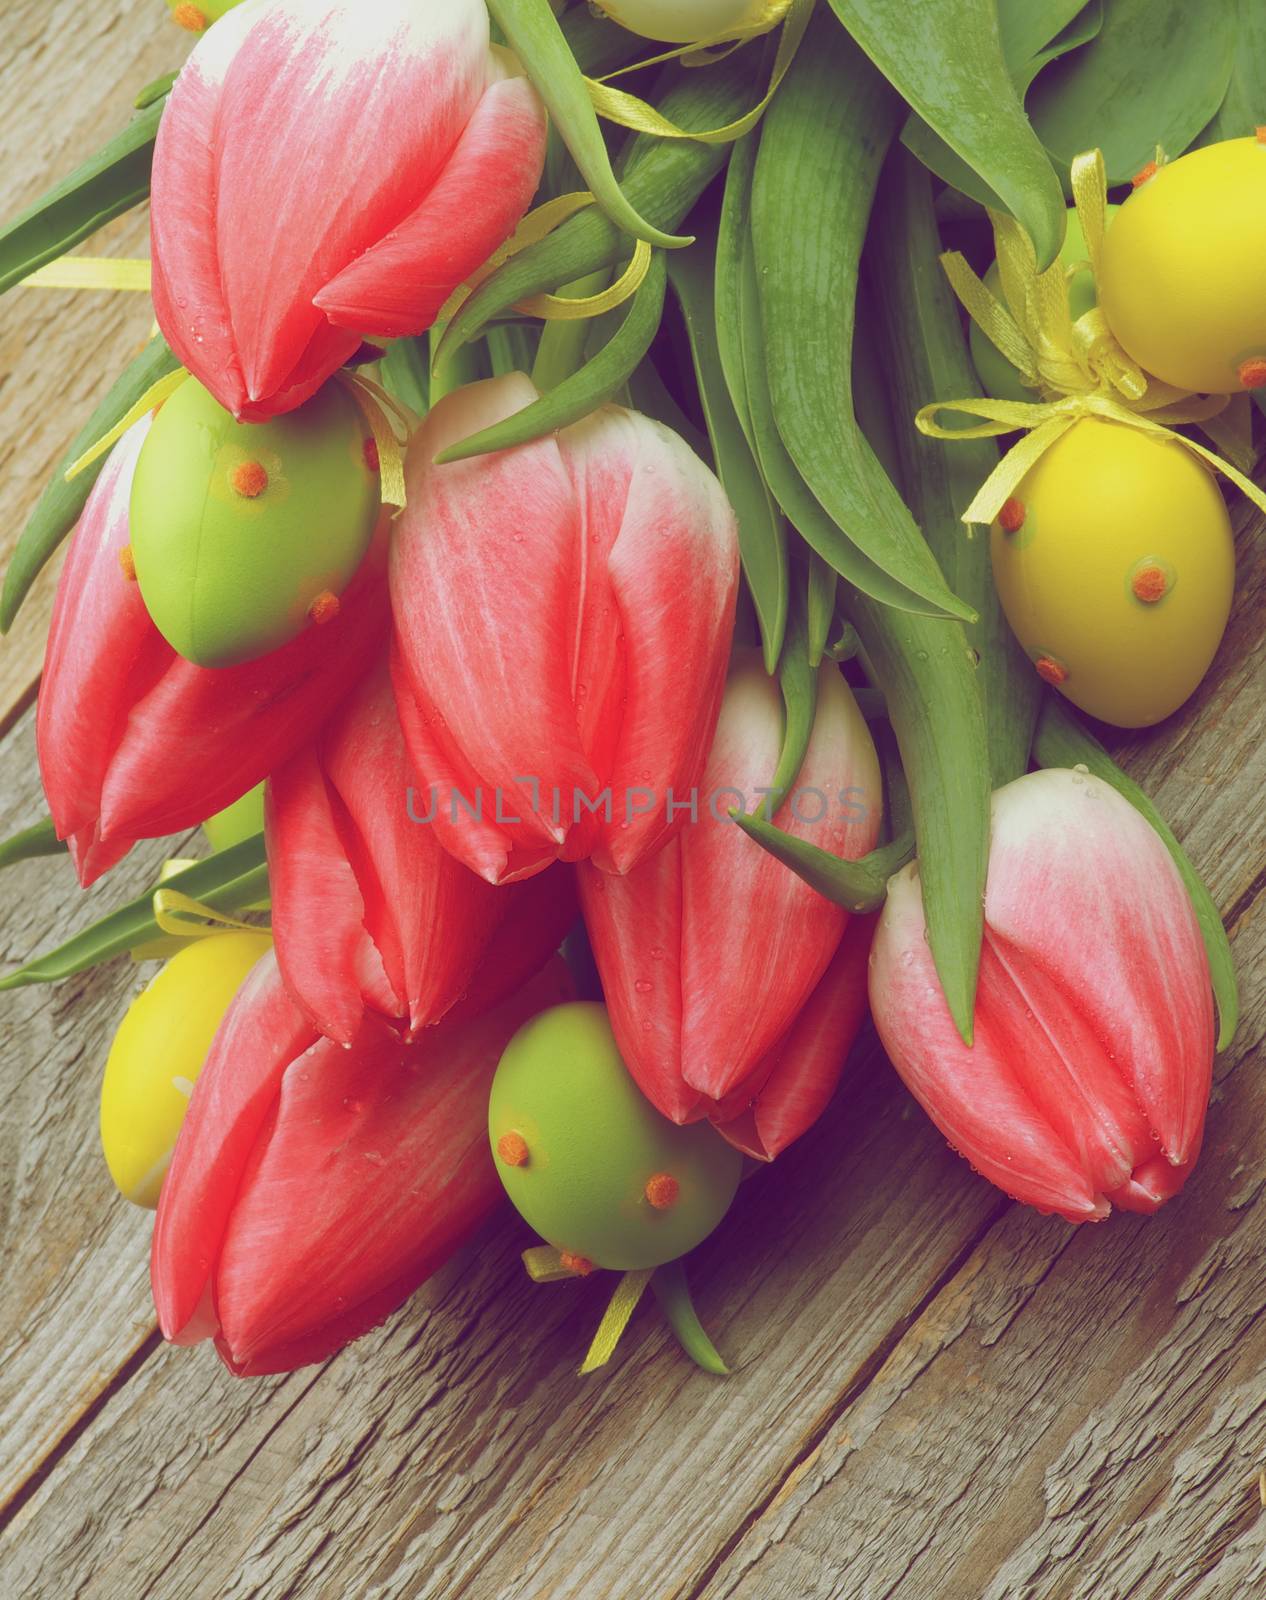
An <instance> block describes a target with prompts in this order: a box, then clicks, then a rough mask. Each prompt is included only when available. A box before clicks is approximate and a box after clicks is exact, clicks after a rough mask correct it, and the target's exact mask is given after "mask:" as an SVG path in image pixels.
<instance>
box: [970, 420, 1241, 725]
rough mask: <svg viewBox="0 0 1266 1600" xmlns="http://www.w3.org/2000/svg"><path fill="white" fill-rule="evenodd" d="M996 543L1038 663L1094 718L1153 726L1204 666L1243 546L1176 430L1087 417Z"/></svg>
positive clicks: (997, 561) (1006, 600) (1013, 618)
mask: <svg viewBox="0 0 1266 1600" xmlns="http://www.w3.org/2000/svg"><path fill="white" fill-rule="evenodd" d="M992 551H993V570H994V578H995V580H996V582H997V587H998V595H999V598H1000V599H1001V601H1002V606H1003V610H1004V611H1005V612H1006V615H1007V620H1008V622H1009V623H1010V624H1011V627H1012V629H1013V631H1014V632H1015V634H1016V636H1017V637H1018V639H1019V640H1020V642H1021V644H1022V645H1023V646H1024V648H1025V650H1026V651H1027V652H1028V655H1029V658H1030V659H1031V660H1032V662H1033V664H1034V667H1035V669H1036V671H1037V672H1038V673H1039V674H1040V675H1041V676H1042V677H1043V678H1044V679H1045V680H1046V681H1047V683H1050V684H1052V685H1053V686H1054V687H1055V688H1057V689H1058V690H1059V691H1060V693H1061V694H1063V695H1065V696H1067V698H1068V699H1069V700H1071V701H1072V702H1073V703H1074V705H1078V706H1080V707H1081V708H1082V710H1083V711H1088V712H1089V713H1090V714H1091V715H1092V716H1095V717H1101V718H1102V719H1103V720H1104V721H1105V722H1111V723H1114V724H1115V725H1116V726H1117V727H1121V728H1145V727H1150V726H1151V725H1152V724H1153V723H1155V722H1160V721H1161V720H1162V719H1163V718H1165V717H1167V716H1169V715H1170V714H1171V713H1172V712H1174V711H1176V710H1177V709H1178V707H1179V706H1181V705H1182V703H1183V701H1184V700H1186V699H1187V698H1188V696H1189V695H1190V694H1191V693H1192V692H1193V690H1194V689H1195V688H1196V686H1197V685H1198V684H1199V682H1200V680H1201V679H1202V678H1203V677H1204V675H1205V673H1206V672H1207V671H1208V669H1209V665H1210V663H1211V662H1212V660H1213V657H1214V654H1215V653H1216V651H1217V648H1218V645H1219V643H1220V642H1221V639H1222V635H1223V633H1224V632H1225V630H1226V624H1227V618H1228V616H1229V615H1230V610H1231V598H1232V591H1233V589H1234V584H1235V549H1234V544H1233V541H1232V537H1231V524H1230V519H1229V517H1228V516H1227V511H1226V506H1225V503H1224V502H1223V499H1222V495H1221V493H1220V491H1219V489H1218V486H1217V484H1216V483H1215V481H1214V479H1213V475H1212V474H1211V473H1210V472H1209V471H1208V470H1207V469H1206V468H1205V467H1204V466H1203V465H1202V463H1201V462H1200V461H1199V460H1198V459H1197V457H1196V456H1195V455H1193V454H1192V452H1191V451H1190V450H1188V449H1187V448H1186V447H1185V446H1184V445H1182V444H1180V443H1178V441H1177V440H1170V439H1165V438H1160V437H1157V436H1156V435H1153V434H1147V433H1144V432H1142V431H1141V430H1140V429H1138V428H1134V427H1131V426H1129V425H1128V424H1125V423H1119V422H1107V421H1102V420H1100V419H1099V418H1095V417H1086V418H1082V419H1081V420H1080V421H1078V422H1076V423H1074V424H1073V426H1072V427H1071V428H1070V429H1069V430H1068V432H1067V433H1065V434H1064V435H1063V437H1062V438H1060V439H1059V440H1058V441H1057V442H1056V443H1055V444H1054V445H1052V446H1051V447H1050V449H1048V450H1047V451H1046V452H1045V454H1044V455H1043V456H1041V458H1040V459H1039V460H1038V462H1037V464H1036V465H1035V466H1034V467H1032V468H1031V469H1030V471H1029V472H1028V474H1027V476H1026V477H1025V478H1024V479H1023V480H1022V482H1021V484H1020V486H1019V488H1018V489H1017V490H1016V493H1015V495H1014V497H1013V498H1012V499H1011V500H1009V501H1008V502H1007V503H1006V505H1005V506H1004V507H1003V508H1002V512H1001V515H1000V516H999V518H998V521H997V522H996V523H995V524H994V527H993V531H992Z"/></svg>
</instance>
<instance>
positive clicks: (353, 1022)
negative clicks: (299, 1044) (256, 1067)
mask: <svg viewBox="0 0 1266 1600" xmlns="http://www.w3.org/2000/svg"><path fill="white" fill-rule="evenodd" d="M267 834H268V864H269V873H268V875H269V885H270V889H271V895H272V911H273V937H274V938H275V940H276V943H277V963H278V966H279V967H280V969H281V975H282V977H283V979H284V980H285V983H286V987H287V988H288V989H289V990H290V993H291V994H292V995H293V997H294V998H295V1000H296V1001H297V1002H298V1004H299V1005H300V1006H301V1007H302V1008H303V1010H304V1011H305V1012H306V1014H307V1015H308V1017H309V1018H310V1020H311V1022H312V1025H313V1026H314V1027H315V1028H316V1029H317V1030H318V1031H319V1032H320V1033H323V1034H324V1035H325V1036H326V1037H327V1038H330V1039H336V1040H338V1041H339V1043H341V1044H350V1043H351V1041H352V1040H353V1039H354V1038H355V1037H356V1035H357V1033H358V1032H359V1031H360V1027H361V1023H362V1022H363V1021H364V1016H365V998H366V993H367V992H368V993H370V995H371V996H372V1001H371V1003H372V1004H374V1005H375V1006H377V1008H378V1009H379V1010H381V1011H384V1012H385V1013H386V1014H387V1015H389V1016H399V1015H400V1014H401V1005H400V997H399V995H398V994H397V993H395V992H393V990H392V988H391V986H390V984H389V983H388V982H387V975H386V973H385V972H384V970H383V964H382V959H381V957H380V956H379V955H378V954H377V951H376V950H375V948H374V945H373V943H372V941H371V940H370V938H369V935H368V933H367V932H366V931H365V902H364V900H363V899H362V897H361V892H360V887H359V885H358V884H357V881H356V874H355V873H354V872H353V870H352V867H351V864H350V862H349V861H348V859H347V855H346V853H345V851H344V848H343V841H342V839H341V837H340V835H339V829H338V825H337V823H336V821H335V817H334V800H333V797H332V796H331V794H330V792H329V789H328V787H327V785H326V781H325V777H324V775H323V774H322V771H321V765H320V762H319V761H318V759H317V755H316V751H315V750H313V749H308V750H304V751H302V752H301V753H300V754H299V755H297V756H295V757H294V758H293V759H292V760H290V761H288V762H286V763H285V764H284V765H283V766H281V767H279V768H278V769H277V770H276V772H274V773H273V775H272V777H271V778H270V779H269V780H268V798H267ZM374 963H376V971H375V970H374ZM371 976H372V978H373V979H376V982H372V983H369V984H367V983H366V979H367V978H369V977H371Z"/></svg>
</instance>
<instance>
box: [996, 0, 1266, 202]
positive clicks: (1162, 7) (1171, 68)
mask: <svg viewBox="0 0 1266 1600" xmlns="http://www.w3.org/2000/svg"><path fill="white" fill-rule="evenodd" d="M1235 54H1236V0H1201V3H1200V4H1199V5H1193V4H1191V0H1111V3H1110V4H1109V5H1107V6H1106V7H1105V12H1104V21H1103V29H1102V31H1101V32H1100V33H1099V35H1098V37H1097V38H1096V39H1094V40H1093V41H1092V42H1091V43H1090V44H1088V45H1087V46H1086V48H1085V49H1084V50H1078V51H1075V52H1074V53H1073V54H1071V55H1068V56H1065V57H1063V58H1062V59H1061V60H1059V61H1056V62H1055V63H1054V64H1053V65H1051V66H1049V67H1047V68H1046V70H1045V71H1044V72H1042V73H1040V74H1039V76H1038V77H1037V79H1036V81H1035V82H1034V84H1033V87H1032V90H1031V91H1030V93H1029V98H1028V109H1029V115H1030V116H1031V118H1032V119H1033V126H1034V127H1035V128H1036V129H1037V132H1038V134H1039V136H1040V138H1041V139H1042V142H1043V143H1044V144H1045V146H1046V148H1047V149H1048V150H1049V151H1050V153H1051V157H1052V159H1053V160H1054V161H1055V163H1056V165H1057V166H1058V167H1059V168H1060V170H1061V171H1064V172H1066V171H1067V170H1068V167H1069V166H1070V164H1071V162H1072V159H1073V157H1074V156H1075V155H1077V154H1078V153H1079V152H1080V151H1083V150H1092V149H1094V148H1095V147H1096V146H1097V147H1098V148H1099V149H1100V150H1102V151H1103V157H1104V161H1105V163H1106V165H1107V169H1108V182H1109V183H1111V184H1117V183H1125V182H1127V181H1128V180H1129V179H1130V178H1131V177H1132V176H1133V175H1134V174H1135V173H1136V172H1138V171H1139V170H1140V168H1142V167H1143V166H1145V165H1146V164H1147V162H1149V161H1150V160H1151V159H1152V158H1153V156H1154V154H1155V151H1156V146H1157V145H1160V146H1162V147H1163V149H1164V150H1165V153H1166V154H1167V155H1169V156H1171V157H1172V156H1178V155H1181V154H1182V152H1183V151H1184V150H1186V149H1187V148H1188V146H1189V145H1190V144H1191V142H1192V141H1193V140H1194V139H1195V137H1196V135H1197V134H1198V133H1199V132H1200V130H1201V129H1202V128H1204V127H1205V126H1206V124H1207V123H1208V122H1209V121H1210V120H1211V119H1212V118H1213V116H1214V115H1215V114H1216V113H1217V111H1218V109H1219V107H1220V106H1221V105H1222V103H1223V100H1224V98H1225V96H1226V92H1227V86H1228V84H1229V83H1230V79H1231V67H1232V62H1233V60H1234V58H1235ZM1244 131H1245V132H1251V131H1252V130H1251V129H1245V130H1244Z"/></svg>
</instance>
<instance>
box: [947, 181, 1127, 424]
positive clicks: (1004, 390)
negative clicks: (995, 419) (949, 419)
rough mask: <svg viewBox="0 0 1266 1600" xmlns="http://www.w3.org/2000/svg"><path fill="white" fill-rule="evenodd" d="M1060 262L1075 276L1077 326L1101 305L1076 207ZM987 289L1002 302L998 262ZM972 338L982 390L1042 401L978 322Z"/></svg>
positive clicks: (1071, 298)
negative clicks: (982, 330)
mask: <svg viewBox="0 0 1266 1600" xmlns="http://www.w3.org/2000/svg"><path fill="white" fill-rule="evenodd" d="M1119 210H1120V207H1119V206H1109V207H1108V221H1109V222H1111V220H1112V217H1113V215H1114V214H1115V213H1116V212H1117V211H1119ZM1059 259H1060V261H1061V262H1062V263H1063V265H1064V268H1065V270H1067V271H1069V272H1070V273H1071V276H1070V277H1069V280H1068V302H1069V306H1070V308H1071V310H1072V314H1073V321H1074V322H1075V321H1076V320H1077V318H1078V317H1081V316H1084V315H1085V314H1086V312H1087V311H1090V310H1091V309H1092V308H1093V307H1094V306H1095V305H1097V304H1098V297H1097V295H1096V293H1095V279H1094V274H1093V273H1092V272H1091V270H1090V263H1089V251H1088V250H1087V249H1086V235H1085V234H1084V232H1083V231H1082V226H1081V219H1080V218H1079V217H1078V215H1077V212H1076V209H1075V208H1074V207H1072V206H1070V207H1069V209H1068V232H1067V234H1066V235H1065V236H1064V247H1063V249H1062V250H1061V251H1060V253H1059ZM985 287H986V289H988V290H989V292H990V293H991V294H992V295H993V296H994V297H995V298H996V299H998V300H1001V299H1002V285H1001V280H1000V278H999V275H998V264H997V262H994V263H993V264H992V265H991V266H990V268H989V270H988V272H986V273H985ZM970 337H971V358H972V362H973V364H974V366H975V368H976V376H977V377H978V378H979V379H980V386H981V388H982V389H983V390H984V391H985V393H986V394H987V395H992V396H993V398H994V399H995V400H1036V399H1038V398H1039V396H1038V394H1037V392H1036V390H1034V389H1030V388H1028V387H1027V385H1026V384H1024V383H1022V382H1021V380H1020V374H1019V372H1018V371H1017V370H1016V368H1015V367H1013V366H1012V365H1011V363H1010V362H1009V361H1008V360H1007V358H1006V356H1004V355H1003V354H1002V352H1001V351H1000V350H999V349H997V348H996V346H994V345H993V344H991V343H990V341H989V340H988V339H987V338H986V337H985V335H984V334H983V333H982V332H981V330H980V329H979V328H978V327H977V326H976V324H975V323H974V322H973V323H972V324H971V327H970Z"/></svg>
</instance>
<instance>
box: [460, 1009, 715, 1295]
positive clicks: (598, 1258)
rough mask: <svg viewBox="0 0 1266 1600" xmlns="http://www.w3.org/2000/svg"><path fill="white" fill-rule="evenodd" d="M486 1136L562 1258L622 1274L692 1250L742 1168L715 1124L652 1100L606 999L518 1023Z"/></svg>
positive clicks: (522, 1205) (512, 1190)
mask: <svg viewBox="0 0 1266 1600" xmlns="http://www.w3.org/2000/svg"><path fill="white" fill-rule="evenodd" d="M488 1134H489V1138H490V1140H491V1142H492V1149H493V1154H494V1155H495V1157H496V1160H497V1171H498V1173H499V1174H500V1177H501V1181H502V1183H503V1184H504V1185H505V1189H506V1193H507V1194H508V1195H509V1196H510V1199H511V1200H512V1201H513V1202H514V1204H515V1206H516V1207H517V1209H518V1210H519V1212H520V1213H521V1215H522V1216H523V1218H524V1220H525V1221H526V1222H527V1223H528V1224H529V1225H530V1226H531V1227H533V1228H535V1229H536V1231H537V1233H539V1234H540V1235H541V1237H542V1238H543V1239H545V1240H546V1242H547V1243H549V1244H552V1245H553V1246H554V1248H555V1249H556V1250H560V1251H562V1252H563V1254H564V1256H570V1257H571V1258H573V1260H575V1261H577V1262H584V1263H585V1264H586V1266H594V1267H611V1268H615V1269H617V1270H619V1271H626V1272H627V1271H630V1270H634V1269H637V1268H641V1267H659V1266H663V1265H664V1263H665V1262H667V1261H675V1260H676V1259H677V1257H678V1256H682V1255H685V1254H686V1252H687V1251H689V1250H693V1249H694V1247H695V1245H697V1244H699V1243H700V1242H701V1241H702V1240H704V1239H706V1238H707V1236H708V1235H709V1234H710V1233H711V1232H712V1231H713V1229H714V1228H716V1227H717V1225H718V1224H719V1223H720V1221H721V1219H722V1218H723V1217H724V1216H725V1213H726V1212H727V1211H728V1210H729V1208H730V1202H731V1200H733V1198H734V1192H735V1190H736V1189H737V1188H738V1181H739V1176H740V1173H741V1171H742V1161H741V1159H740V1157H739V1154H738V1152H737V1151H736V1150H734V1149H732V1148H731V1147H730V1146H729V1145H727V1144H726V1143H725V1142H724V1141H723V1140H721V1139H719V1138H718V1137H717V1135H716V1134H715V1133H714V1132H713V1130H712V1129H711V1128H708V1127H694V1128H679V1127H676V1126H674V1124H673V1123H671V1122H669V1121H668V1120H667V1119H666V1118H664V1117H661V1116H660V1115H659V1113H658V1112H657V1111H656V1110H655V1109H654V1107H653V1106H651V1105H650V1104H649V1103H648V1102H647V1101H646V1100H644V1099H643V1097H642V1096H641V1094H640V1093H639V1092H638V1089H637V1085H636V1084H635V1083H634V1082H633V1080H632V1078H631V1077H630V1076H629V1074H628V1072H627V1070H626V1068H625V1065H624V1062H623V1061H621V1059H620V1052H619V1050H618V1049H617V1048H616V1043H615V1038H614V1035H613V1034H612V1032H611V1024H610V1022H609V1021H608V1019H607V1013H606V1009H605V1007H603V1006H600V1005H593V1004H574V1005H567V1006H557V1007H555V1008H554V1009H553V1010H552V1011H546V1012H544V1013H542V1015H540V1016H538V1017H535V1018H533V1020H532V1021H531V1022H529V1023H527V1024H526V1025H525V1026H524V1027H522V1028H520V1030H519V1031H518V1033H516V1034H515V1036H514V1038H513V1039H511V1041H510V1043H509V1044H508V1045H507V1047H506V1052H505V1054H504V1055H503V1056H502V1058H501V1064H500V1066H499V1067H498V1068H497V1075H496V1077H495V1078H494V1080H493V1085H492V1097H491V1101H490V1104H489V1110H488ZM581 1270H584V1269H581Z"/></svg>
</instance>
